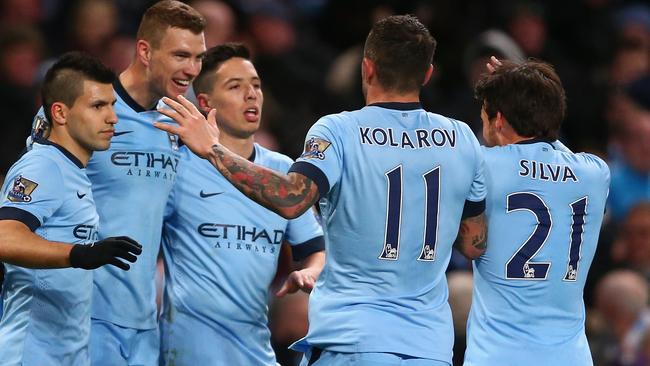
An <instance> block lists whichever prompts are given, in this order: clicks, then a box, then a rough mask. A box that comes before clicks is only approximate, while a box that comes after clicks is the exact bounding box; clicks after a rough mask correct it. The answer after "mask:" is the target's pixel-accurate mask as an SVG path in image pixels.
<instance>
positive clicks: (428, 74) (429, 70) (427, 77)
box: [422, 64, 433, 86]
mask: <svg viewBox="0 0 650 366" xmlns="http://www.w3.org/2000/svg"><path fill="white" fill-rule="evenodd" d="M431 75H433V65H432V64H429V67H428V68H427V72H425V73H424V81H423V82H422V86H425V85H427V83H428V82H429V80H431Z"/></svg>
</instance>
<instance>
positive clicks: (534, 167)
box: [519, 159, 578, 183]
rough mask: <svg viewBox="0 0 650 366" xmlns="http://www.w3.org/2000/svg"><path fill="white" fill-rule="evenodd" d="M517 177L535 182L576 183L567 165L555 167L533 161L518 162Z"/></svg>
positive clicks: (575, 177)
mask: <svg viewBox="0 0 650 366" xmlns="http://www.w3.org/2000/svg"><path fill="white" fill-rule="evenodd" d="M519 167H520V168H521V170H520V171H519V175H520V176H521V177H528V178H530V179H535V180H546V181H552V182H560V181H561V182H562V183H566V182H568V181H572V182H577V181H578V177H577V176H576V175H575V173H574V172H573V170H571V167H569V166H568V165H555V164H549V163H542V162H539V161H535V160H525V159H524V160H519Z"/></svg>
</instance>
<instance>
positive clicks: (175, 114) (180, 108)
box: [154, 95, 219, 158]
mask: <svg viewBox="0 0 650 366" xmlns="http://www.w3.org/2000/svg"><path fill="white" fill-rule="evenodd" d="M162 101H163V102H164V103H165V104H166V105H168V106H169V108H171V109H167V108H160V109H158V112H160V113H161V114H164V115H165V116H167V117H169V118H171V119H173V120H174V121H176V123H178V126H173V125H170V124H166V123H160V122H155V123H154V126H155V127H156V128H158V129H161V130H163V131H166V132H168V133H171V134H174V135H178V137H180V139H181V140H182V141H183V143H184V144H185V145H187V147H189V148H190V150H192V151H193V152H194V153H195V154H197V155H199V156H200V157H203V158H206V157H207V156H208V155H209V154H210V153H211V152H212V146H214V145H217V144H219V128H218V127H217V120H216V117H215V116H216V110H214V109H212V110H210V113H208V118H207V119H206V118H205V117H204V116H203V114H201V112H199V110H198V109H197V108H196V106H195V105H194V104H192V102H190V101H189V100H187V99H186V98H185V97H184V96H182V95H179V96H178V101H174V100H172V99H170V98H167V97H164V98H162Z"/></svg>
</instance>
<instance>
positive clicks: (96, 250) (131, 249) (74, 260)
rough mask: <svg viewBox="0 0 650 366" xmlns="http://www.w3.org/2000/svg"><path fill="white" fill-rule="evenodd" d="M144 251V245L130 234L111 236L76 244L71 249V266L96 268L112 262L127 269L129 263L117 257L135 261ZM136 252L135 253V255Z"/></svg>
mask: <svg viewBox="0 0 650 366" xmlns="http://www.w3.org/2000/svg"><path fill="white" fill-rule="evenodd" d="M140 253H142V245H140V244H138V242H136V241H135V240H133V239H131V238H129V237H128V236H117V237H110V238H106V239H104V240H100V241H97V242H94V243H92V244H76V245H75V246H73V247H72V250H71V251H70V266H71V267H74V268H83V269H95V268H99V267H101V266H103V265H105V264H112V265H114V266H115V267H119V268H121V269H123V270H125V271H128V270H129V268H130V267H129V265H128V264H127V263H124V262H122V261H120V260H118V259H117V258H122V259H126V260H127V261H129V262H131V263H135V261H136V259H137V257H136V256H135V255H139V254H140ZM133 254H135V255H133Z"/></svg>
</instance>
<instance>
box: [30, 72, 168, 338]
mask: <svg viewBox="0 0 650 366" xmlns="http://www.w3.org/2000/svg"><path fill="white" fill-rule="evenodd" d="M113 88H114V89H115V97H116V99H117V102H116V103H115V107H114V108H115V113H116V114H117V118H118V121H119V123H118V124H117V125H115V135H113V138H112V139H111V146H110V148H109V149H108V150H106V151H96V152H95V153H93V156H92V157H91V159H90V161H89V162H88V167H87V173H88V178H90V181H91V182H92V189H93V193H94V196H95V202H96V204H97V212H98V213H99V220H100V224H99V226H100V230H99V238H100V239H104V238H107V237H111V236H129V237H131V238H132V239H134V240H135V241H137V242H138V243H140V244H141V245H142V247H143V248H142V254H141V255H140V256H139V257H138V263H136V264H134V265H132V266H131V269H130V270H129V271H128V272H127V271H122V270H121V269H119V268H117V267H113V266H104V267H100V268H98V269H96V270H95V275H94V291H93V304H92V318H94V319H100V320H104V321H108V322H111V323H113V324H117V325H119V326H122V327H127V328H135V329H153V328H156V327H157V322H156V312H157V310H156V288H155V282H154V278H155V273H156V260H157V258H158V252H159V251H160V237H161V228H162V220H163V213H164V210H165V204H166V203H167V198H168V197H169V192H170V191H171V188H172V186H173V184H174V179H175V178H176V168H177V165H178V161H179V155H178V137H177V136H175V135H169V134H168V133H166V132H163V131H161V130H159V129H157V128H155V127H154V126H153V122H171V120H170V119H169V118H167V117H166V116H164V115H162V114H160V113H158V111H157V110H155V109H152V110H145V109H143V108H142V107H141V106H140V105H138V104H137V102H136V101H134V100H133V99H132V98H131V97H130V96H129V94H128V93H127V92H126V90H125V89H124V87H123V86H122V84H120V82H119V81H116V82H115V83H114V84H113ZM158 107H164V104H163V103H162V102H159V103H158ZM38 116H41V117H43V108H41V109H40V110H39V111H38V114H37V117H38ZM28 144H29V140H28ZM125 309H128V310H125Z"/></svg>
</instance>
